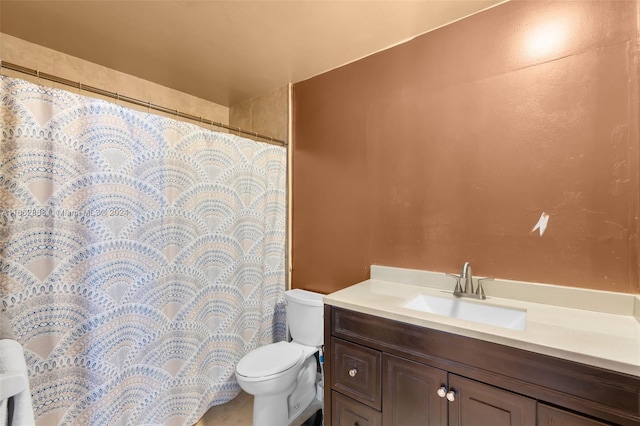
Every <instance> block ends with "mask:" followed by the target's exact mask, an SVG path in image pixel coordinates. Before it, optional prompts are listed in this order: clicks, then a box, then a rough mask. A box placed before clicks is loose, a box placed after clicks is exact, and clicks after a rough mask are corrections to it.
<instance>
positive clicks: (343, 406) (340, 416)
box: [331, 391, 382, 426]
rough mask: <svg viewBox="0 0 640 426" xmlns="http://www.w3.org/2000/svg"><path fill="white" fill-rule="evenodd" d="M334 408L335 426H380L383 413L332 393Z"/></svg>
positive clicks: (333, 421)
mask: <svg viewBox="0 0 640 426" xmlns="http://www.w3.org/2000/svg"><path fill="white" fill-rule="evenodd" d="M331 405H332V407H333V411H332V415H331V424H332V425H333V426H347V425H350V426H380V425H382V413H380V412H379V411H376V410H374V409H373V408H371V407H368V406H366V405H363V404H360V403H359V402H356V401H354V400H353V399H351V398H347V397H346V396H344V395H340V394H339V393H338V392H335V391H332V392H331Z"/></svg>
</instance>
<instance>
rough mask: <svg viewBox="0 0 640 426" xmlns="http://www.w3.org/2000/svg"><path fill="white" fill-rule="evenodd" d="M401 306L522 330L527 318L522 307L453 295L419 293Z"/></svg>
mask: <svg viewBox="0 0 640 426" xmlns="http://www.w3.org/2000/svg"><path fill="white" fill-rule="evenodd" d="M402 307H404V308H407V309H413V310H415V311H421V312H428V313H432V314H436V315H443V316H446V317H451V318H459V319H463V320H467V321H473V322H479V323H482V324H487V325H495V326H498V327H504V328H508V329H511V330H524V327H525V323H526V319H527V311H525V310H523V309H515V308H505V307H503V306H496V305H490V304H488V303H487V302H485V301H478V302H475V301H467V300H464V299H458V298H455V297H453V296H451V297H441V296H431V295H426V294H420V295H418V296H416V297H414V298H413V299H411V300H409V301H408V302H406V303H404V304H403V305H402Z"/></svg>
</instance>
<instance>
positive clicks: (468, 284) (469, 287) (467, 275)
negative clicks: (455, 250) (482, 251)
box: [460, 262, 473, 294]
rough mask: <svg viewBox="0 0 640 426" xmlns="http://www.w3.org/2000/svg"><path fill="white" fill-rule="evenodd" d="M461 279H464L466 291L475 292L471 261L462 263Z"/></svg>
mask: <svg viewBox="0 0 640 426" xmlns="http://www.w3.org/2000/svg"><path fill="white" fill-rule="evenodd" d="M460 281H464V293H465V294H473V277H472V276H471V264H470V263H469V262H464V265H462V272H461V273H460Z"/></svg>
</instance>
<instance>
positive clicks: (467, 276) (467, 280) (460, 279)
mask: <svg viewBox="0 0 640 426" xmlns="http://www.w3.org/2000/svg"><path fill="white" fill-rule="evenodd" d="M447 275H451V276H452V277H454V278H455V279H456V281H457V283H456V288H455V290H453V295H454V296H457V297H472V298H474V299H481V300H484V299H486V298H487V296H485V294H484V289H483V288H482V281H484V280H491V279H493V278H481V279H479V280H478V286H477V287H476V289H475V290H474V289H473V276H472V274H471V264H470V263H469V262H465V263H464V265H463V266H462V272H461V273H460V276H457V275H453V274H447ZM463 283H464V289H463V288H462V285H463Z"/></svg>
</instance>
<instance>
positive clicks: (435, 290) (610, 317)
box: [324, 265, 640, 377]
mask: <svg viewBox="0 0 640 426" xmlns="http://www.w3.org/2000/svg"><path fill="white" fill-rule="evenodd" d="M371 277H372V279H370V280H367V281H363V282H361V283H359V284H356V285H353V286H351V287H348V288H345V289H343V290H340V291H337V292H335V293H332V294H329V295H327V296H325V297H324V303H326V304H328V305H332V306H336V307H341V308H345V309H350V310H354V311H358V312H362V313H365V314H371V315H375V316H379V317H383V318H388V319H392V320H397V321H401V322H405V323H410V324H415V325H419V326H424V327H428V328H432V329H435V330H441V331H447V332H450V333H454V334H458V335H462V336H467V337H473V338H477V339H482V340H486V341H489V342H494V343H499V344H502V345H506V346H511V347H514V348H519V349H524V350H528V351H532V352H537V353H541V354H545V355H550V356H554V357H558V358H563V359H567V360H571V361H575V362H580V363H583V364H588V365H593V366H597V367H601V368H606V369H609V370H613V371H618V372H621V373H627V374H630V375H633V376H637V377H640V296H639V295H633V294H624V293H613V292H604V291H597V290H585V289H577V288H568V287H561V286H552V285H545V284H534V283H523V282H517V281H506V280H496V281H493V282H485V284H484V287H485V291H486V294H487V299H486V300H485V301H481V302H479V303H488V304H492V305H497V306H505V307H511V308H518V309H525V310H526V311H527V318H526V326H525V330H523V331H517V330H510V329H507V328H502V327H497V326H490V325H484V324H480V323H476V322H471V321H466V320H461V319H457V318H450V317H447V316H441V315H436V314H431V313H426V312H421V311H416V310H412V309H408V308H403V307H402V305H403V304H404V303H405V302H407V301H408V300H410V299H412V298H413V297H415V296H417V295H419V294H429V295H434V296H438V295H445V294H447V293H448V294H449V295H451V294H452V292H453V287H454V283H455V281H454V280H453V279H451V278H449V277H446V276H445V274H442V273H436V272H428V271H416V270H408V269H400V268H389V267H381V266H375V265H374V266H372V269H371ZM497 296H503V297H497ZM504 296H507V297H504Z"/></svg>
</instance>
